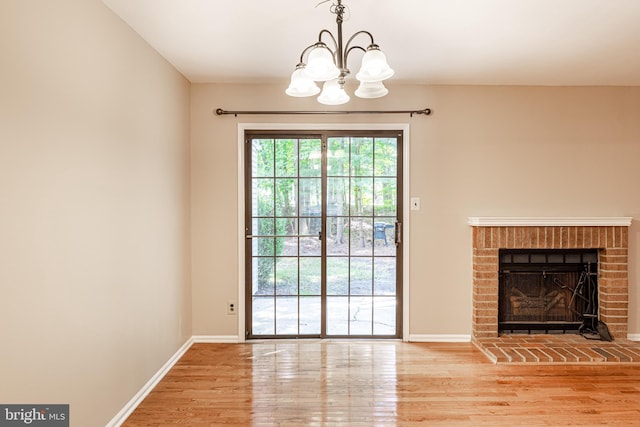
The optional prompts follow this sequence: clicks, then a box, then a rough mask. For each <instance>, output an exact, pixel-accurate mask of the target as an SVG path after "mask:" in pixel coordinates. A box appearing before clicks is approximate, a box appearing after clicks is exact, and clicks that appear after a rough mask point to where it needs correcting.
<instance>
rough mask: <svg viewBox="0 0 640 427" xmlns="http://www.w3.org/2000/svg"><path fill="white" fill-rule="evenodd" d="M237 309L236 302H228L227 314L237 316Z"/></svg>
mask: <svg viewBox="0 0 640 427" xmlns="http://www.w3.org/2000/svg"><path fill="white" fill-rule="evenodd" d="M236 311H237V308H236V302H235V301H228V302H227V314H236Z"/></svg>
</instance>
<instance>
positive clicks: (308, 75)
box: [285, 0, 393, 105]
mask: <svg viewBox="0 0 640 427" xmlns="http://www.w3.org/2000/svg"><path fill="white" fill-rule="evenodd" d="M325 1H329V0H325ZM336 1H337V3H334V4H333V5H332V6H331V8H330V11H331V13H334V14H335V15H336V23H337V24H338V33H337V36H338V37H337V40H336V37H334V35H333V34H332V33H331V32H330V31H329V30H322V31H320V34H319V35H318V41H317V42H316V43H314V44H312V45H311V46H308V47H307V48H305V49H304V50H303V51H302V53H301V54H300V62H299V63H298V65H297V66H296V69H295V71H294V72H293V73H292V74H291V83H290V84H289V87H288V88H287V90H286V91H285V92H286V94H287V95H289V96H295V97H304V96H313V95H316V94H318V93H320V88H319V87H318V85H317V84H316V82H324V84H323V86H322V93H320V96H318V102H320V103H321V104H325V105H340V104H345V103H347V102H349V99H350V98H349V95H347V92H346V91H345V90H344V84H345V78H346V77H347V76H348V75H349V74H350V71H349V68H347V58H348V57H349V54H350V53H351V52H353V51H354V50H361V51H363V52H364V55H363V57H362V65H361V67H360V71H358V73H357V74H356V79H358V81H360V86H359V87H358V89H357V90H356V91H355V95H356V96H357V97H359V98H380V97H382V96H385V95H386V94H387V93H389V90H388V89H387V88H386V87H384V85H383V84H382V81H383V80H386V79H388V78H389V77H391V76H393V70H392V69H391V67H389V64H387V58H386V57H385V55H384V53H382V51H381V50H380V47H379V46H378V45H377V44H375V42H374V40H373V36H372V35H371V33H370V32H368V31H358V32H357V33H355V34H354V35H352V36H351V37H350V38H349V40H348V41H347V44H346V45H344V47H343V43H342V23H343V22H344V14H345V10H346V9H347V8H346V6H344V5H343V4H342V0H336ZM323 36H326V37H325V39H326V38H329V39H330V41H331V45H330V46H328V45H327V43H325V42H324V41H323V40H322V38H323ZM358 36H368V38H369V40H370V43H369V45H368V46H367V48H366V49H365V48H364V47H362V46H358V45H355V44H353V41H354V39H355V38H356V37H358ZM361 38H362V37H361ZM305 56H306V62H305Z"/></svg>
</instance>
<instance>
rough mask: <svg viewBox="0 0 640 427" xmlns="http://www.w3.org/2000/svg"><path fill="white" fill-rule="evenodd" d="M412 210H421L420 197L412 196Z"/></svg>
mask: <svg viewBox="0 0 640 427" xmlns="http://www.w3.org/2000/svg"><path fill="white" fill-rule="evenodd" d="M411 210H412V211H419V210H420V197H412V198H411Z"/></svg>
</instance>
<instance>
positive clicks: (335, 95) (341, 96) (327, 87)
mask: <svg viewBox="0 0 640 427" xmlns="http://www.w3.org/2000/svg"><path fill="white" fill-rule="evenodd" d="M349 99H351V98H349V95H347V92H345V91H344V88H343V87H342V86H340V84H339V83H338V79H333V80H329V81H327V82H325V83H324V85H323V86H322V93H321V94H320V96H319V97H318V102H319V103H321V104H324V105H341V104H346V103H347V102H349Z"/></svg>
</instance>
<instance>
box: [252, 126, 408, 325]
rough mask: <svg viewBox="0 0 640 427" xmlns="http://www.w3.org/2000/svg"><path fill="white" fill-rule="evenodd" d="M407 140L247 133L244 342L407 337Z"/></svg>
mask: <svg viewBox="0 0 640 427" xmlns="http://www.w3.org/2000/svg"><path fill="white" fill-rule="evenodd" d="M401 144H402V135H401V133H399V132H375V133H374V132H355V133H353V132H338V133H336V132H324V133H321V132H319V133H311V134H299V133H291V134H288V133H287V134H285V133H269V132H250V133H247V135H246V150H245V194H246V201H245V206H246V212H245V232H246V247H245V249H246V250H245V254H246V258H245V271H246V273H245V276H246V280H247V282H246V292H245V294H246V295H247V299H246V301H245V304H246V307H247V310H246V313H247V318H246V322H245V323H246V327H247V330H246V336H247V338H278V337H282V338H285V337H399V336H400V334H401V318H402V316H401V311H402V310H401V307H402V304H401V301H402V287H401V283H402V280H401V278H402V270H401V268H400V267H401V265H402V263H401V255H402V254H401V245H400V240H401V229H402V228H401V227H402V224H401V223H400V222H399V219H400V218H401V217H402V215H401V214H402V212H401V209H400V207H401V206H402V203H401V191H400V189H401V188H402V182H401V176H402V173H401V166H402V159H401V155H400V153H402V149H401Z"/></svg>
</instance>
